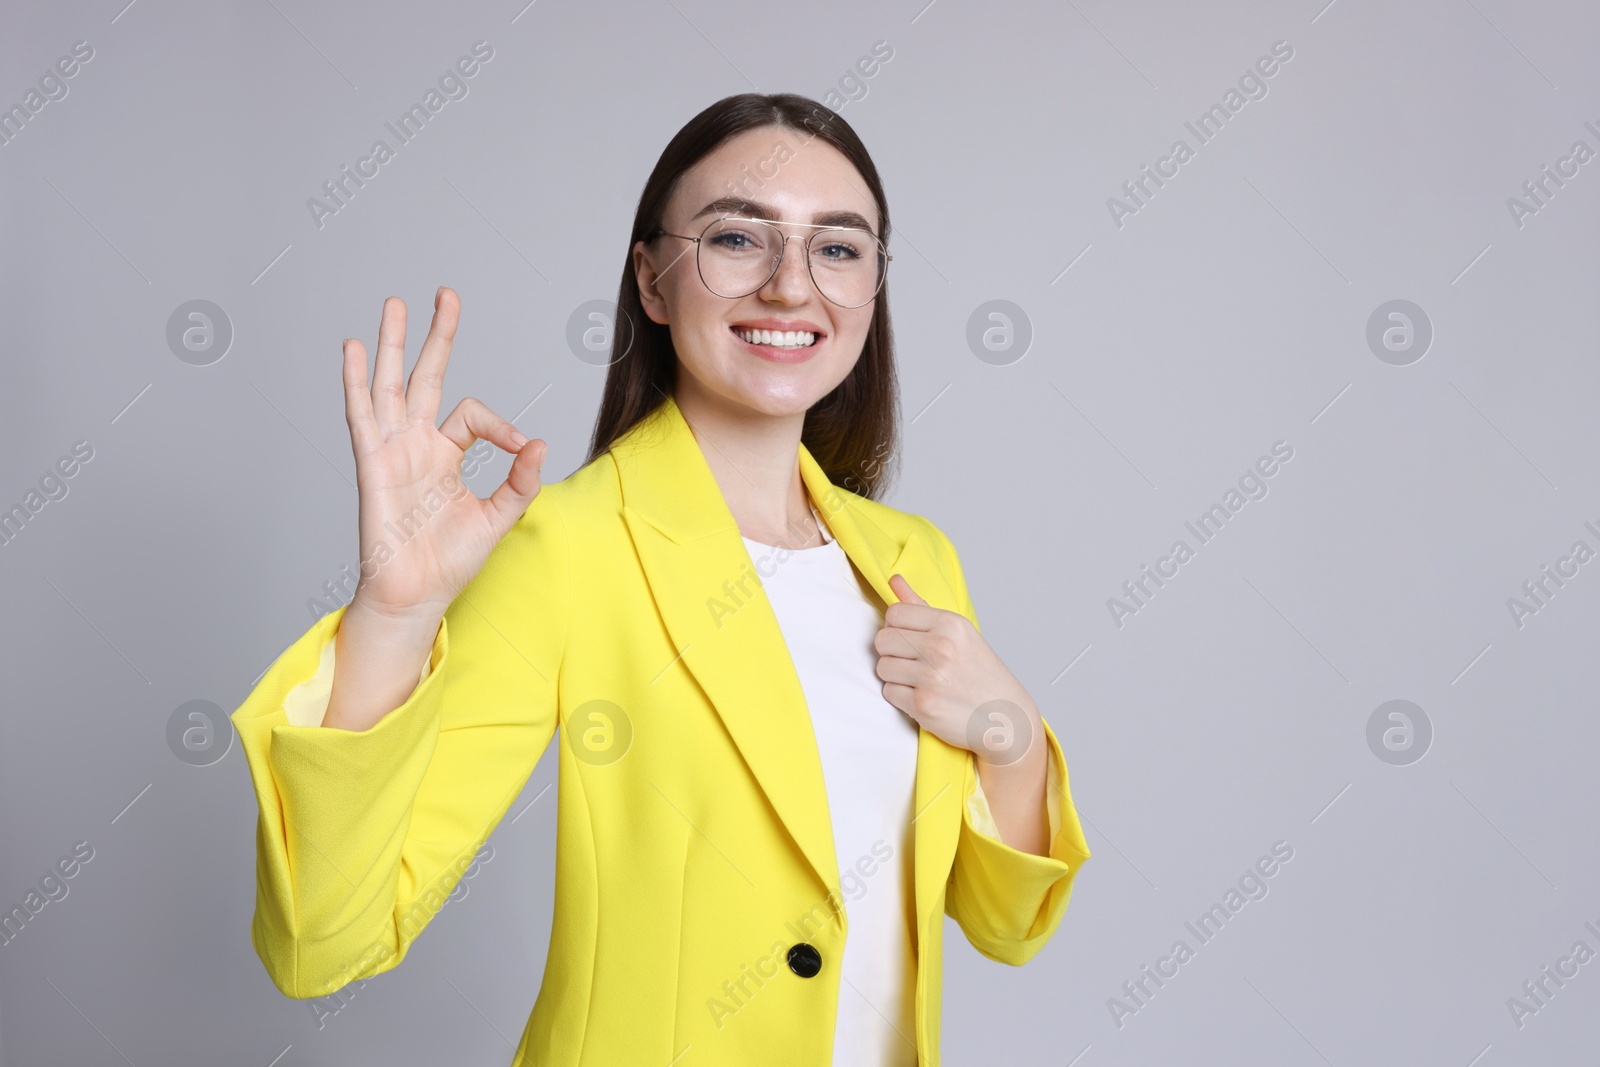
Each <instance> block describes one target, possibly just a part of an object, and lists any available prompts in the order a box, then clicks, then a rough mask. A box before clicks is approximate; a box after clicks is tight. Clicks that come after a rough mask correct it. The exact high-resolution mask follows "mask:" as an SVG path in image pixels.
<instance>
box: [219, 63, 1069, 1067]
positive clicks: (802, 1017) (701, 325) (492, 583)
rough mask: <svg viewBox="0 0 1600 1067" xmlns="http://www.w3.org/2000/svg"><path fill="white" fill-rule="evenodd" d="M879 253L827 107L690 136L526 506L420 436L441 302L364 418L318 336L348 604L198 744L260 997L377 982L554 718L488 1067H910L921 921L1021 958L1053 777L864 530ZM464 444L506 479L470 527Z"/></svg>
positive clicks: (875, 460) (928, 602) (878, 411)
mask: <svg viewBox="0 0 1600 1067" xmlns="http://www.w3.org/2000/svg"><path fill="white" fill-rule="evenodd" d="M888 233H889V216H888V209H887V205H886V202H885V199H884V194H883V190H882V186H881V184H880V182H879V180H878V174H877V171H876V169H875V167H874V166H873V164H872V161H871V159H870V157H869V156H868V155H867V152H866V150H865V148H864V147H863V146H862V145H861V143H860V141H859V140H858V138H857V137H856V135H855V133H854V131H853V130H851V128H850V127H849V126H848V125H847V124H846V123H845V122H844V121H843V120H842V119H841V118H839V117H838V116H837V115H836V114H834V113H833V112H831V111H828V110H827V109H825V108H823V107H821V106H820V105H817V104H815V103H814V102H813V101H810V100H807V99H805V98H803V97H798V96H793V95H789V94H780V95H757V94H745V95H741V96H735V97H729V98H727V99H725V100H722V101H720V102H718V103H716V104H714V105H712V106H711V107H709V108H707V109H706V110H705V111H703V112H702V113H701V114H699V115H698V116H696V117H695V118H694V119H693V120H692V121H691V122H690V123H689V124H688V125H687V126H685V127H684V128H683V130H681V131H680V132H679V133H678V135H677V136H676V137H674V138H673V140H672V142H671V143H670V144H669V145H668V146H667V148H666V150H665V152H663V154H662V156H661V159H660V160H659V161H658V163H657V164H656V167H655V170H654V171H653V172H652V174H651V176H650V179H649V181H648V183H647V184H646V186H645V189H644V193H643V196H642V197H641V198H640V202H639V209H638V213H637V215H636V217H635V220H634V226H633V238H632V245H631V249H630V259H629V262H628V264H627V267H626V269H625V270H624V273H623V278H622V288H621V296H620V298H619V300H618V308H619V310H618V320H619V323H620V324H621V325H622V326H623V327H624V328H620V329H618V330H617V331H616V334H617V338H616V341H615V347H614V349H613V355H614V362H613V363H612V365H611V367H610V369H609V372H608V377H607V380H606V385H605V393H604V399H603V401H602V405H601V411H600V417H599V420H598V424H597V426H596V429H595V434H594V439H593V441H592V442H591V452H590V457H589V460H588V462H587V463H586V464H585V465H584V466H583V467H581V468H580V469H578V470H577V471H575V472H573V473H572V474H570V475H569V476H568V477H566V478H565V479H563V480H561V481H558V482H555V483H552V484H550V485H542V484H541V481H540V470H541V466H542V464H543V461H544V456H545V446H544V443H543V442H542V441H531V442H530V441H529V440H528V439H527V438H525V437H524V436H523V435H522V434H521V433H520V432H518V431H517V430H516V428H515V427H513V426H512V425H511V423H510V422H508V421H507V420H505V419H503V418H501V417H500V416H499V415H496V414H495V413H493V412H492V411H490V410H489V409H488V408H487V407H486V406H485V405H483V404H482V403H481V402H479V401H477V400H473V399H466V400H463V401H461V403H460V404H458V405H457V406H456V407H455V409H454V410H453V411H452V412H451V413H450V414H449V415H448V416H447V417H446V418H445V420H444V422H443V423H442V424H440V425H438V426H437V428H436V427H435V420H436V418H437V413H438V407H439V401H440V388H441V382H442V379H443V376H444V371H445V366H446V363H447V362H448V359H449V356H450V347H451V341H452V339H453V337H454V335H455V329H456V323H457V316H458V312H459V303H458V301H457V298H456V295H455V293H453V292H452V291H451V290H449V289H445V288H441V289H440V290H439V293H438V295H437V296H436V298H435V302H434V308H435V311H434V316H433V322H432V325H431V327H430V330H429V333H428V337H427V340H426V341H425V342H424V343H423V346H422V351H421V354H420V355H419V356H418V359H417V363H416V366H415V368H414V369H413V370H412V373H411V376H410V378H409V381H408V382H407V383H406V385H405V386H404V387H402V381H401V372H402V369H403V365H404V358H405V355H404V350H405V305H404V304H402V303H401V302H400V301H399V300H398V299H395V298H393V297H391V298H390V299H389V300H387V301H386V302H385V304H384V310H383V318H382V324H381V326H380V329H379V336H378V352H377V358H376V361H375V364H374V368H373V372H372V381H371V386H370V391H369V389H368V384H367V355H366V351H365V349H364V347H363V346H362V345H361V343H360V342H359V341H354V340H350V341H347V342H346V343H345V349H344V386H345V401H346V416H347V421H348V422H349V425H350V433H351V441H352V447H353V449H354V451H355V456H356V467H357V474H358V486H359V493H360V523H359V526H360V544H361V560H362V566H361V582H360V585H359V588H358V589H357V592H356V594H355V597H354V599H353V600H352V602H351V603H350V604H349V605H348V606H346V607H344V608H341V609H339V610H338V611H335V612H333V613H332V614H329V615H326V616H324V617H322V618H321V619H319V620H318V621H317V623H316V624H315V625H313V626H312V627H311V629H310V630H309V631H308V632H307V633H306V634H305V635H304V636H302V637H301V638H300V639H299V640H298V641H296V642H295V643H294V644H293V645H291V646H290V647H289V648H288V650H287V651H285V653H284V654H283V655H282V656H281V657H280V658H279V660H278V661H277V662H276V663H274V665H273V666H272V667H271V668H270V669H269V670H268V671H267V673H266V674H265V675H264V676H263V677H262V680H261V682H260V683H259V685H258V686H257V687H256V689H255V690H254V691H253V692H252V693H251V694H250V696H249V697H248V699H247V700H246V701H245V702H244V704H243V705H242V706H241V707H240V708H239V709H238V710H237V711H236V712H235V713H234V715H233V720H234V722H235V724H236V725H237V727H238V730H239V734H240V737H241V740H242V742H243V747H244V750H245V754H246V757H247V759H248V761H249V765H250V770H251V775H252V778H253V780H254V783H255V788H256V795H257V799H258V801H259V803H260V806H261V818H260V822H259V832H258V835H257V841H258V861H257V871H258V878H257V884H258V894H257V901H256V913H255V919H254V923H253V925H252V930H251V936H252V941H253V943H254V944H255V947H256V950H257V952H258V954H259V955H260V957H261V959H262V962H263V963H264V964H265V965H266V968H267V971H268V973H269V974H270V975H271V977H272V980H273V982H274V983H275V984H276V985H277V987H278V988H279V989H280V990H281V991H282V992H283V993H285V994H286V995H288V996H291V997H298V998H305V997H314V996H320V995H324V994H327V993H330V992H332V991H333V990H335V989H337V988H339V987H340V986H342V985H344V984H346V983H348V982H350V981H352V980H354V979H358V978H365V977H370V976H372V975H374V974H378V973H381V972H383V971H386V970H389V969H390V968H393V967H394V966H396V965H398V964H399V962H400V961H401V959H403V958H404V956H405V954H406V951H407V949H408V947H409V945H410V943H411V942H412V941H413V940H414V939H415V938H416V937H417V936H418V934H420V933H421V930H422V928H423V927H424V926H425V925H426V924H427V922H428V920H429V919H430V918H431V917H432V915H433V914H434V913H435V912H436V911H437V909H438V907H439V905H440V904H441V903H442V901H443V899H444V895H445V894H447V893H448V892H450V890H451V888H452V887H453V886H454V885H455V884H456V882H457V880H458V879H459V878H460V876H461V872H462V871H463V870H465V869H466V867H467V866H468V864H470V863H471V861H472V857H473V854H474V853H475V852H476V851H477V849H478V848H479V846H480V845H481V844H482V842H483V841H484V839H485V838H486V837H487V836H488V835H489V834H490V833H491V832H492V831H493V830H494V828H495V826H496V825H497V824H498V822H499V821H500V819H501V817H502V816H503V815H504V814H505V812H506V810H507V809H508V807H509V806H510V804H511V802H512V800H513V799H514V798H515V797H516V796H517V794H518V792H519V791H520V790H521V789H522V787H523V785H524V783H525V782H526V780H527V778H528V775H529V774H530V773H531V771H532V770H533V768H534V766H535V765H536V763H537V762H538V760H539V758H540V755H541V754H542V752H543V751H544V749H545V747H546V745H547V743H548V742H549V740H550V738H551V736H552V734H553V733H554V731H555V730H556V728H557V726H558V725H559V726H560V727H561V733H562V736H563V738H564V739H565V743H564V744H563V745H562V746H561V751H560V760H559V791H558V814H557V849H556V851H557V871H556V891H555V907H554V911H555V914H554V925H553V931H552V937H551V942H550V949H549V956H548V961H547V964H546V968H545V973H544V980H543V984H542V987H541V989H540V992H539V996H538V999H537V1002H536V1003H535V1004H534V1007H533V1012H532V1015H531V1017H530V1019H529V1021H528V1025H527V1027H526V1029H525V1031H524V1033H523V1036H522V1041H521V1043H520V1044H519V1046H518V1048H517V1050H516V1056H515V1060H514V1064H516V1065H522V1064H530V1065H531V1064H538V1065H539V1067H557V1065H569V1064H570V1065H576V1064H579V1063H580V1062H581V1063H583V1064H606V1065H609V1064H616V1065H628V1067H633V1065H637V1064H661V1065H663V1067H664V1065H666V1064H669V1063H673V1064H679V1065H683V1067H689V1065H700V1064H741V1065H743V1064H751V1063H774V1062H782V1063H785V1064H800V1065H812V1064H815V1065H821V1064H826V1063H830V1062H832V1063H841V1064H843V1063H849V1064H862V1065H865V1064H871V1065H873V1067H881V1065H887V1064H893V1065H902V1064H903V1065H912V1064H918V1065H921V1067H931V1065H935V1064H937V1063H938V1062H939V1052H938V1039H939V1010H940V960H941V936H942V933H943V916H944V915H945V914H949V915H951V916H952V917H954V918H955V920H956V921H957V922H958V923H959V924H960V926H961V928H962V930H963V931H964V932H965V934H966V936H967V937H968V939H969V940H970V941H971V942H972V944H973V945H975V946H976V947H977V948H978V950H979V951H980V952H982V953H983V954H984V955H986V956H988V957H990V958H991V959H995V960H999V961H1002V962H1006V963H1010V964H1014V965H1020V964H1022V963H1024V962H1026V961H1027V960H1028V959H1030V958H1031V957H1032V956H1033V955H1034V954H1035V953H1037V952H1038V951H1039V949H1040V948H1041V947H1043V945H1044V943H1045V942H1046V941H1047V940H1048V939H1049V938H1050V936H1051V935H1052V933H1053V932H1054V931H1055V929H1056V927H1057V925H1058V924H1059V923H1060V920H1061V916H1062V913H1063V911H1064V909H1065V908H1066V904H1067V899H1068V896H1069V894H1070V891H1071V886H1072V880H1073V877H1074V875H1075V874H1076V872H1077V869H1078V868H1079V867H1080V866H1081V865H1082V864H1083V862H1084V861H1085V860H1087V859H1088V857H1089V851H1088V847H1087V845H1086V843H1085V842H1084V838H1083V832H1082V829H1081V828H1080V826H1079V821H1078V817H1077V815H1076V812H1075V811H1074V808H1073V805H1072V800H1071V796H1070V793H1069V790H1068V783H1067V771H1066V764H1065V762H1064V760H1063V758H1062V754H1061V750H1060V746H1059V745H1058V743H1057V741H1056V739H1055V735H1054V733H1053V732H1052V731H1051V730H1050V728H1049V726H1048V725H1047V724H1046V723H1045V722H1044V721H1043V719H1042V718H1041V717H1040V715H1039V712H1038V709H1037V707H1036V706H1035V704H1034V703H1033V701H1032V700H1031V699H1030V698H1029V696H1028V694H1027V692H1026V691H1025V690H1024V689H1023V687H1022V686H1021V684H1020V683H1019V682H1018V681H1017V679H1016V678H1015V677H1014V676H1013V675H1012V674H1011V672H1010V671H1009V670H1007V669H1006V667H1005V665H1004V664H1003V663H1002V662H1001V661H1000V659H999V657H998V656H996V654H995V653H994V651H993V650H992V649H991V648H990V647H989V645H988V644H987V643H986V642H985V641H984V639H983V638H982V637H981V636H980V635H979V633H978V630H977V621H976V617H975V616H974V613H973V609H972V602H971V600H970V598H969V597H968V594H967V589H966V584H965V581H964V579H963V578H962V574H961V568H960V565H959V563H958V561H957V558H956V554H955V551H954V549H953V548H952V547H951V544H950V542H949V540H948V539H947V538H946V537H945V536H944V534H943V533H942V532H941V531H940V530H939V529H938V528H937V527H935V526H934V525H933V524H932V523H930V522H928V521H927V520H926V519H923V518H922V517H920V516H917V515H911V514H907V513H905V512H901V511H897V510H895V509H893V508H890V507H888V506H886V505H884V504H881V503H878V502H876V500H875V499H874V498H875V497H876V496H877V495H878V494H879V493H880V492H881V490H882V486H883V476H884V469H885V464H884V463H882V462H881V460H882V458H883V457H885V456H891V457H892V455H893V452H894V448H893V445H894V442H895V438H896V432H895V428H896V422H895V413H894V401H895V388H894V365H893V359H892V351H891V339H890V338H891V334H890V326H889V309H888V301H887V297H886V295H885V292H884V290H883V279H884V271H885V269H886V267H887V263H888V254H887V252H886V251H885V250H884V248H883V244H882V242H881V241H880V237H881V238H883V239H886V238H887V236H888ZM630 324H631V325H632V326H633V329H627V328H626V327H627V326H629V325H630ZM478 439H484V440H488V441H490V442H493V443H494V444H496V445H498V446H499V447H501V448H503V449H505V450H506V451H508V452H512V453H515V454H516V458H515V460H514V461H513V462H512V465H511V470H510V472H509V474H508V475H507V477H506V480H505V483H504V484H503V485H501V486H500V487H499V488H498V489H497V490H496V491H495V492H494V494H493V495H492V496H491V497H489V498H488V499H487V500H479V499H478V498H477V497H475V496H474V495H472V494H471V493H470V492H468V491H467V490H466V488H465V487H464V486H463V485H462V484H461V482H460V478H459V474H460V464H461V461H462V458H463V456H464V454H465V452H466V450H467V449H468V448H469V447H471V446H472V445H473V443H474V442H475V441H476V440H478ZM851 486H855V487H856V490H852V489H851ZM857 490H858V491H857ZM335 663H337V670H335V669H334V665H335ZM847 930H848V932H849V938H848V940H847V938H846V932H847ZM847 946H848V947H847Z"/></svg>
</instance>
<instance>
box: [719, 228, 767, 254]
mask: <svg viewBox="0 0 1600 1067" xmlns="http://www.w3.org/2000/svg"><path fill="white" fill-rule="evenodd" d="M708 240H709V241H710V242H711V244H712V245H713V246H714V247H716V248H718V249H721V250H722V251H725V252H748V251H751V250H752V249H759V248H760V247H761V242H760V241H757V240H756V239H755V237H754V236H752V235H751V234H748V233H745V232H744V231H743V230H723V231H721V232H719V233H716V234H713V235H712V236H711V237H710V238H708Z"/></svg>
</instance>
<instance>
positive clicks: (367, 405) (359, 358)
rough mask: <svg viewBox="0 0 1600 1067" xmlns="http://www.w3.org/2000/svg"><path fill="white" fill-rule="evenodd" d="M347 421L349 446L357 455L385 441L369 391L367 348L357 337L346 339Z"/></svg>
mask: <svg viewBox="0 0 1600 1067" xmlns="http://www.w3.org/2000/svg"><path fill="white" fill-rule="evenodd" d="M344 421H345V422H347V423H349V424H350V445H351V447H352V449H353V450H354V451H355V454H356V455H357V456H363V455H366V454H367V453H369V452H371V451H373V450H374V449H376V448H377V447H378V446H379V445H381V444H383V435H382V434H380V433H379V432H378V422H377V420H376V419H375V418H373V415H372V394H370V393H368V392H367V347H366V345H363V344H362V343H361V342H360V341H358V340H356V339H355V338H354V337H349V338H346V339H345V342H344Z"/></svg>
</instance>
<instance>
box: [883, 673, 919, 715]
mask: <svg viewBox="0 0 1600 1067" xmlns="http://www.w3.org/2000/svg"><path fill="white" fill-rule="evenodd" d="M883 699H885V700H887V701H888V702H889V703H890V704H892V705H894V706H895V707H896V708H898V709H900V710H901V711H903V712H904V713H905V715H906V718H908V719H910V720H911V721H912V722H914V723H916V724H917V725H918V726H921V725H922V720H920V719H918V718H917V691H916V690H915V689H913V688H911V687H910V686H909V685H901V684H900V683H899V682H884V683H883Z"/></svg>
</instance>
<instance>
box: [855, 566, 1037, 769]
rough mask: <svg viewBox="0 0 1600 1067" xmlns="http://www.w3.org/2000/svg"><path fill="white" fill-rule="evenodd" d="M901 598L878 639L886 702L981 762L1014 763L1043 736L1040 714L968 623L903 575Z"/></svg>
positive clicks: (893, 584)
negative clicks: (934, 603) (927, 598)
mask: <svg viewBox="0 0 1600 1067" xmlns="http://www.w3.org/2000/svg"><path fill="white" fill-rule="evenodd" d="M889 588H891V589H893V590H894V592H895V595H896V596H898V597H899V598H900V602H899V603H898V604H890V605H889V608H888V610H887V611H886V612H885V613H884V626H883V628H882V629H881V630H879V631H878V636H877V637H876V638H875V639H874V640H873V643H872V645H873V648H874V649H875V650H876V651H877V653H878V677H879V678H882V679H883V681H884V685H883V698H884V699H885V700H887V701H888V702H889V703H890V704H893V705H894V706H895V707H897V708H899V709H900V710H901V711H903V712H905V713H906V714H907V715H909V716H910V717H911V718H912V719H913V720H914V721H915V722H916V723H917V724H918V725H920V726H921V727H922V728H923V729H925V730H927V731H928V732H930V733H932V734H935V735H937V736H938V737H939V738H940V739H941V740H943V741H945V742H947V743H949V744H951V745H954V746H955V747H957V748H963V749H968V750H970V751H971V752H973V753H974V754H975V755H976V756H977V758H978V760H979V761H980V762H987V763H993V764H997V765H1009V764H1012V763H1015V762H1017V761H1018V760H1020V759H1022V758H1023V756H1025V755H1026V754H1027V752H1028V750H1029V748H1030V747H1031V746H1032V743H1033V741H1034V739H1035V738H1038V737H1039V736H1040V735H1042V733H1043V730H1042V728H1041V727H1040V719H1039V710H1038V708H1037V707H1036V706H1035V705H1034V703H1033V700H1032V699H1031V698H1030V697H1029V696H1028V692H1027V690H1025V689H1024V688H1023V687H1022V683H1021V682H1019V681H1017V677H1016V675H1014V674H1012V673H1011V671H1010V670H1009V669H1007V667H1006V665H1005V664H1004V663H1002V662H1001V661H1000V657H999V656H998V655H996V654H995V651H994V649H993V648H991V647H989V642H988V641H986V640H984V638H983V635H982V634H980V633H979V632H978V630H977V628H976V627H975V626H973V625H972V623H971V622H969V621H968V620H967V617H966V616H964V615H962V614H961V613H960V612H956V611H946V610H944V609H943V608H936V607H933V606H932V605H930V604H929V603H928V602H927V601H925V600H923V599H922V598H921V597H920V596H918V595H917V593H916V591H915V590H914V589H912V588H911V585H910V583H909V582H907V581H906V579H905V577H904V575H900V574H895V575H893V576H891V577H890V579H889Z"/></svg>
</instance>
